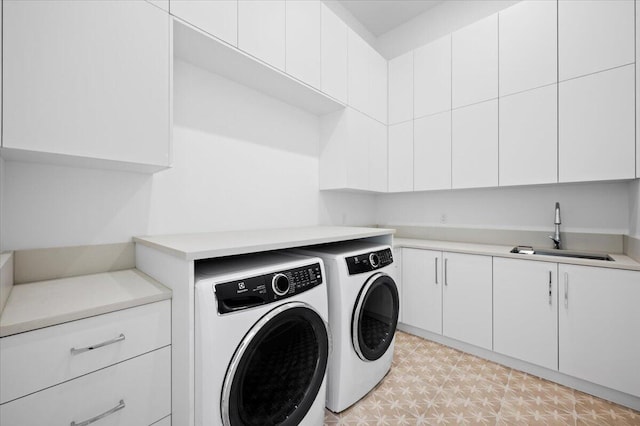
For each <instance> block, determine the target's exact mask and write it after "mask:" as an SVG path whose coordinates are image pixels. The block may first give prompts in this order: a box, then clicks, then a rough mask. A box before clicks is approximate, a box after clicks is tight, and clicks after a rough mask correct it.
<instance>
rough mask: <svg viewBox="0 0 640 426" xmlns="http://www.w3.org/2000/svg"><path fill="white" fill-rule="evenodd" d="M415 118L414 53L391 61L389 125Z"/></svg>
mask: <svg viewBox="0 0 640 426" xmlns="http://www.w3.org/2000/svg"><path fill="white" fill-rule="evenodd" d="M412 118H413V52H409V53H405V54H404V55H401V56H398V57H397V58H394V59H392V60H390V61H389V124H398V123H402V122H404V121H408V120H411V119H412Z"/></svg>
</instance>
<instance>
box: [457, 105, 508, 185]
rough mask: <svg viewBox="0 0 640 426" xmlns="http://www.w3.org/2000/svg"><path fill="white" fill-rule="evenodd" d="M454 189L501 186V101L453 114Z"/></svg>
mask: <svg viewBox="0 0 640 426" xmlns="http://www.w3.org/2000/svg"><path fill="white" fill-rule="evenodd" d="M451 119H452V134H451V172H452V187H453V188H476V187H487V186H497V185H498V100H497V99H494V100H492V101H487V102H482V103H480V104H476V105H472V106H468V107H464V108H460V109H457V110H454V111H453V113H452V118H451Z"/></svg>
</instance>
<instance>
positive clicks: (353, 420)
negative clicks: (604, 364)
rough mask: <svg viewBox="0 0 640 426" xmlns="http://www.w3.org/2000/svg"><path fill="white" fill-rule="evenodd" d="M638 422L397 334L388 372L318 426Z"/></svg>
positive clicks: (560, 389) (623, 411)
mask: <svg viewBox="0 0 640 426" xmlns="http://www.w3.org/2000/svg"><path fill="white" fill-rule="evenodd" d="M439 424H465V425H466V424H468V425H475V424H478V425H576V426H577V425H616V426H617V425H621V426H626V425H640V412H637V411H633V410H630V409H628V408H625V407H622V406H619V405H616V404H613V403H610V402H607V401H604V400H602V399H599V398H596V397H593V396H590V395H587V394H584V393H582V392H579V391H576V390H573V389H571V388H567V387H564V386H560V385H558V384H555V383H552V382H549V381H546V380H543V379H540V378H538V377H535V376H531V375H528V374H526V373H523V372H520V371H517V370H513V369H510V368H507V367H504V366H501V365H499V364H495V363H493V362H489V361H486V360H483V359H481V358H478V357H475V356H473V355H469V354H466V353H463V352H460V351H457V350H455V349H451V348H448V347H446V346H443V345H440V344H437V343H434V342H430V341H428V340H424V339H421V338H419V337H415V336H412V335H410V334H406V333H402V332H398V333H397V334H396V346H395V356H394V360H393V366H392V367H391V371H390V372H389V374H388V375H387V376H386V377H385V378H384V380H383V381H382V382H381V383H380V384H379V385H378V386H377V387H376V388H375V389H374V390H373V391H371V392H370V393H369V394H368V395H367V396H365V397H364V398H363V399H362V400H361V401H359V402H358V403H357V404H355V405H354V406H353V407H351V408H349V409H348V410H346V411H343V412H342V413H340V414H334V413H331V412H330V411H327V412H326V415H325V425H358V426H360V425H367V426H368V425H389V426H395V425H439Z"/></svg>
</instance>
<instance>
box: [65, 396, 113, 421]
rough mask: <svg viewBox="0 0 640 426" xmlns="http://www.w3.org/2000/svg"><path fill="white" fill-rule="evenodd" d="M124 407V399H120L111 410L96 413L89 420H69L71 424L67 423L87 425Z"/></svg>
mask: <svg viewBox="0 0 640 426" xmlns="http://www.w3.org/2000/svg"><path fill="white" fill-rule="evenodd" d="M124 407H125V405H124V400H123V399H121V400H120V403H119V404H118V405H116V406H115V407H113V408H112V409H111V410H109V411H105V412H104V413H102V414H98V415H97V416H95V417H92V418H90V419H89V420H85V421H83V422H80V423H76V422H71V425H69V426H87V425H89V424H91V423H93V422H97V421H98V420H100V419H104V418H105V417H107V416H109V415H111V414H113V413H115V412H116V411H120V410H122V409H123V408H124Z"/></svg>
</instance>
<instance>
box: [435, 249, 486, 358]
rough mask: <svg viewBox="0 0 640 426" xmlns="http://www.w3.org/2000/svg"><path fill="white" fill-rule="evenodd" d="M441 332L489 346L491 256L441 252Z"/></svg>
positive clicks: (475, 343)
mask: <svg viewBox="0 0 640 426" xmlns="http://www.w3.org/2000/svg"><path fill="white" fill-rule="evenodd" d="M443 258H444V287H443V290H442V293H443V294H442V318H443V320H442V334H443V335H445V336H447V337H451V338H453V339H457V340H460V341H462V342H466V343H470V344H472V345H476V346H480V347H482V348H485V349H489V350H491V349H492V308H491V304H492V296H491V293H492V277H491V273H492V272H491V270H492V262H491V256H477V255H471V254H460V253H446V252H445V253H443Z"/></svg>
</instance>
